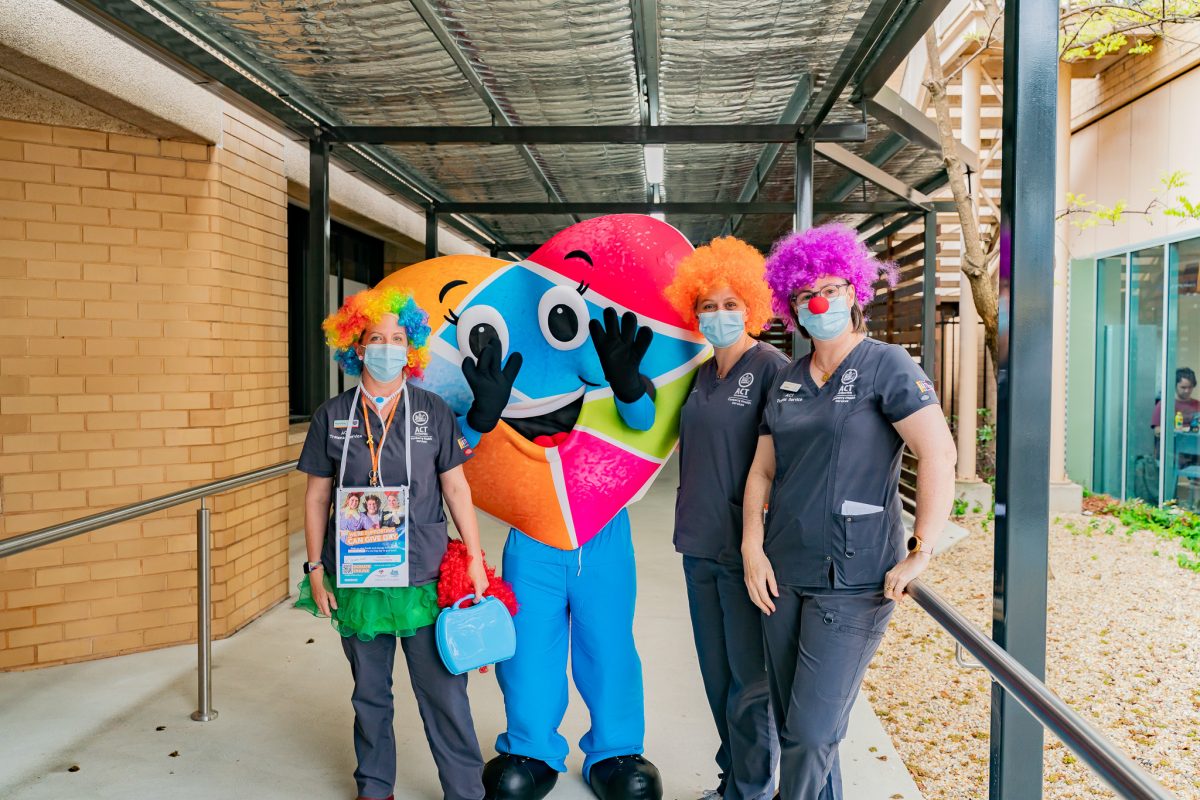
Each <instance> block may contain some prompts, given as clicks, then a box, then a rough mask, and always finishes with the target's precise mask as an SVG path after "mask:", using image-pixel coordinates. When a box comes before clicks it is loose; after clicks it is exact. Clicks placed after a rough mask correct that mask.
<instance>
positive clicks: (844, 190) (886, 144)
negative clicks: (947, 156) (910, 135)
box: [825, 133, 908, 202]
mask: <svg viewBox="0 0 1200 800" xmlns="http://www.w3.org/2000/svg"><path fill="white" fill-rule="evenodd" d="M906 144H908V141H907V140H906V139H905V138H904V137H903V136H901V135H900V134H898V133H889V134H888V135H887V137H886V138H884V140H883V141H882V142H880V143H879V144H878V145H876V146H875V148H874V149H872V150H871V152H870V153H868V154H867V161H869V162H871V163H872V164H873V165H875V166H876V167H882V166H883V165H884V164H886V163H887V162H888V160H889V159H891V157H892V156H894V155H896V153H899V152H900V151H901V150H903V149H904V146H905V145H906ZM862 182H863V181H862V178H860V177H858V176H857V175H850V176H848V177H846V179H845V180H843V181H842V182H841V183H839V184H838V185H837V186H835V187H833V189H832V190H831V191H830V192H829V195H828V196H826V198H825V199H826V200H832V201H835V202H836V201H838V200H845V199H846V198H847V197H849V196H850V193H851V192H853V191H854V190H855V189H857V188H858V187H859V186H861V185H862Z"/></svg>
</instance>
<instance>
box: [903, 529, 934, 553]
mask: <svg viewBox="0 0 1200 800" xmlns="http://www.w3.org/2000/svg"><path fill="white" fill-rule="evenodd" d="M908 552H910V553H928V554H929V557H930V558H933V545H931V544H926V543H925V540H924V539H922V538H921V537H920V536H917V535H916V534H913V535H912V536H910V537H908Z"/></svg>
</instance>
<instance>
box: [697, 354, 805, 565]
mask: <svg viewBox="0 0 1200 800" xmlns="http://www.w3.org/2000/svg"><path fill="white" fill-rule="evenodd" d="M786 364H787V356H785V355H784V354H783V353H781V352H779V350H777V349H776V348H774V347H772V346H771V345H769V344H766V343H765V342H759V343H757V344H755V345H754V346H753V347H751V348H750V349H749V350H747V351H746V352H745V353H743V354H742V357H741V358H739V359H738V361H737V363H736V364H735V365H734V367H733V369H731V370H729V374H728V375H726V376H725V379H724V380H717V362H716V359H715V358H710V359H709V360H708V361H705V362H704V363H703V364H701V365H700V369H698V370H697V371H696V380H695V382H694V383H693V384H692V391H691V393H690V394H689V395H688V397H687V400H686V401H685V402H684V404H683V412H682V414H681V416H680V420H679V493H678V494H677V495H676V498H675V550H676V551H677V552H680V553H683V554H684V555H687V556H696V557H699V558H711V559H714V560H717V561H721V562H723V563H727V564H738V565H740V564H741V563H742V494H743V493H745V491H746V474H747V473H748V472H749V471H750V462H751V461H753V460H754V449H755V447H756V446H757V445H758V425H759V423H760V422H761V421H762V412H763V406H764V404H765V401H766V397H767V392H768V390H769V389H770V388H771V386H772V385H773V383H774V381H775V375H776V374H777V373H778V372H779V370H780V369H782V368H783V367H784V366H785V365H786Z"/></svg>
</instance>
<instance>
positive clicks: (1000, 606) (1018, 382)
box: [990, 0, 1058, 800]
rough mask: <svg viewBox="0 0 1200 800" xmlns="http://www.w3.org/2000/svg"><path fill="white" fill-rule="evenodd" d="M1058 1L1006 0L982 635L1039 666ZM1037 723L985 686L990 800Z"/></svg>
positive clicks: (1037, 775)
mask: <svg viewBox="0 0 1200 800" xmlns="http://www.w3.org/2000/svg"><path fill="white" fill-rule="evenodd" d="M1057 48H1058V4H1057V3H1050V2H1046V0H1008V2H1007V3H1006V4H1005V6H1004V115H1003V122H1002V136H1003V140H1002V141H1003V145H1002V158H1003V161H1002V164H1003V166H1002V170H1001V179H1000V272H999V278H1000V298H999V299H1000V309H999V313H1000V320H999V337H1000V338H999V345H1000V346H999V358H998V364H997V366H998V367H999V369H998V372H997V378H996V399H997V423H998V424H997V437H996V524H995V528H996V532H995V562H994V564H995V565H994V582H993V588H992V592H993V601H992V609H993V612H992V638H993V639H994V640H995V641H996V643H997V644H999V645H1000V646H1001V647H1003V648H1004V649H1005V650H1007V651H1008V653H1009V654H1010V655H1012V656H1013V657H1014V658H1015V659H1016V660H1017V661H1019V662H1020V663H1021V664H1022V665H1023V666H1024V667H1025V668H1026V669H1028V670H1029V671H1030V672H1031V673H1032V674H1033V675H1034V677H1036V678H1039V679H1042V678H1044V676H1045V672H1046V579H1047V571H1048V564H1047V545H1048V540H1049V485H1050V468H1049V463H1050V444H1049V443H1050V405H1051V400H1050V384H1051V383H1052V382H1053V376H1052V374H1051V372H1052V357H1051V348H1052V343H1053V340H1054V331H1053V319H1054V308H1053V298H1054V208H1055V206H1054V174H1055V173H1054V159H1055V142H1054V136H1052V135H1050V132H1051V131H1053V130H1054V129H1055V104H1056V101H1057V85H1058V49H1057ZM1043 738H1044V735H1043V730H1042V726H1041V723H1039V722H1038V721H1037V720H1036V719H1034V718H1033V717H1032V716H1031V715H1030V714H1029V712H1028V711H1026V710H1025V709H1024V708H1022V707H1021V705H1020V704H1019V703H1018V702H1017V700H1016V699H1015V698H1014V697H1012V696H1011V695H1009V694H1008V693H1007V692H1005V691H1004V690H1003V689H1001V688H1000V687H999V686H998V685H993V687H992V728H991V737H990V745H991V771H990V797H991V800H1016V799H1017V798H1020V800H1038V798H1040V797H1041V796H1042V742H1043Z"/></svg>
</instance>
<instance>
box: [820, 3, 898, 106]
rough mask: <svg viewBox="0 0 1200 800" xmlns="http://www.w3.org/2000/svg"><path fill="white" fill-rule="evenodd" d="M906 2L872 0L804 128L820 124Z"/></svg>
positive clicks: (825, 84) (823, 86)
mask: <svg viewBox="0 0 1200 800" xmlns="http://www.w3.org/2000/svg"><path fill="white" fill-rule="evenodd" d="M906 2H908V0H873V2H872V3H871V5H870V6H869V7H868V8H867V10H866V11H865V12H863V15H862V19H861V20H859V23H858V27H857V28H856V29H855V31H854V35H853V36H851V37H850V41H849V42H847V43H846V47H845V48H844V49H843V50H842V53H841V55H840V56H839V57H838V60H837V63H836V64H835V65H834V68H833V70H832V71H831V72H830V73H829V78H828V79H827V80H826V81H825V83H824V85H822V86H821V91H820V94H819V95H818V97H819V98H820V100H821V103H820V105H818V106H815V107H813V106H810V107H809V108H808V110H807V111H806V112H805V115H804V124H805V126H806V127H812V126H817V125H820V124H821V123H823V122H824V121H825V118H826V117H827V116H829V112H830V111H832V110H833V107H834V105H836V104H837V101H838V99H839V98H840V97H841V96H842V92H843V91H844V90H845V89H846V86H847V84H849V83H850V79H851V78H852V77H853V76H854V75H855V73H857V72H858V71H859V69H860V68H862V66H863V65H864V64H865V63H867V61H868V60H869V59H870V58H871V56H872V54H873V53H874V52H875V50H876V48H877V47H878V46H879V43H880V42H881V41H882V40H883V39H884V37H885V36H886V35H887V33H888V31H889V30H890V28H891V26H892V24H893V22H894V20H895V18H896V16H897V14H898V13H899V11H900V9H902V8H903V7H904V5H905V3H906Z"/></svg>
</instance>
